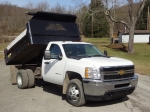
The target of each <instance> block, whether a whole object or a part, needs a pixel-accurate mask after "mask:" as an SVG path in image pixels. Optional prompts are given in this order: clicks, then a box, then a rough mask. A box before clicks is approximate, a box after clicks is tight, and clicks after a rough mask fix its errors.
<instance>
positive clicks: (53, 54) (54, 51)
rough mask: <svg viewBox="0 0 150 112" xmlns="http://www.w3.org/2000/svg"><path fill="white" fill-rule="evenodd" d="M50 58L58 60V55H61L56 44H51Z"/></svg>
mask: <svg viewBox="0 0 150 112" xmlns="http://www.w3.org/2000/svg"><path fill="white" fill-rule="evenodd" d="M50 52H51V58H54V59H55V58H58V56H59V55H62V53H61V50H60V47H59V46H58V45H57V44H52V45H51V47H50Z"/></svg>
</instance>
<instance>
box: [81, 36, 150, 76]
mask: <svg viewBox="0 0 150 112" xmlns="http://www.w3.org/2000/svg"><path fill="white" fill-rule="evenodd" d="M82 41H85V42H89V43H92V44H94V45H95V46H97V47H98V48H99V49H100V50H101V51H104V50H107V51H108V55H109V56H115V57H120V58H125V59H128V60H131V61H132V62H133V63H134V64H135V71H136V72H137V73H140V74H143V75H150V45H149V44H134V51H135V52H134V54H128V53H127V52H123V51H120V50H117V49H112V48H110V47H108V46H109V45H110V39H108V38H96V39H92V38H84V39H83V40H82ZM115 45H116V46H117V45H118V44H115ZM125 46H127V44H125Z"/></svg>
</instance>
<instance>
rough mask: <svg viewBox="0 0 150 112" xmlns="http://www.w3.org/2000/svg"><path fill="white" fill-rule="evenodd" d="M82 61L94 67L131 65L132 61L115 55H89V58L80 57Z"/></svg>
mask: <svg viewBox="0 0 150 112" xmlns="http://www.w3.org/2000/svg"><path fill="white" fill-rule="evenodd" d="M80 60H81V61H82V62H85V63H88V64H92V65H93V66H95V67H96V68H100V67H102V66H125V65H133V63H132V62H131V61H129V60H126V59H122V58H116V57H110V58H108V57H91V58H82V59H80Z"/></svg>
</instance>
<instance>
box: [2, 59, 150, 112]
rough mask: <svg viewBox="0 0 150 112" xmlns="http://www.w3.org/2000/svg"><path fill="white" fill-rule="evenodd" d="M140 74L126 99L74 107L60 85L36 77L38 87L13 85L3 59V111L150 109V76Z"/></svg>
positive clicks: (143, 111)
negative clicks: (137, 81) (27, 87)
mask: <svg viewBox="0 0 150 112" xmlns="http://www.w3.org/2000/svg"><path fill="white" fill-rule="evenodd" d="M138 76H139V83H138V86H137V88H136V90H135V91H134V93H133V94H132V95H129V96H128V97H125V98H124V99H117V100H111V101H101V102H87V104H86V105H85V106H82V107H74V106H72V105H70V104H69V103H67V101H66V97H65V96H64V95H62V94H61V91H62V88H61V87H59V86H57V85H53V84H49V83H42V82H40V81H37V85H36V86H35V88H33V89H24V90H20V89H18V88H17V86H16V85H11V83H10V81H9V79H10V78H9V66H6V65H5V63H4V61H0V112H150V77H148V76H143V75H139V74H138Z"/></svg>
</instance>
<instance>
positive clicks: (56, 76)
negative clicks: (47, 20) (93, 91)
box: [43, 44, 65, 85]
mask: <svg viewBox="0 0 150 112" xmlns="http://www.w3.org/2000/svg"><path fill="white" fill-rule="evenodd" d="M49 50H50V57H51V59H49V60H44V61H43V67H44V69H43V75H44V77H43V78H44V80H45V81H47V82H51V83H55V84H59V85H62V84H63V69H64V65H65V61H64V59H63V56H62V51H61V49H60V46H59V45H57V44H52V45H51V46H50V49H49ZM58 56H61V57H62V59H59V58H58Z"/></svg>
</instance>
